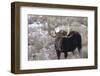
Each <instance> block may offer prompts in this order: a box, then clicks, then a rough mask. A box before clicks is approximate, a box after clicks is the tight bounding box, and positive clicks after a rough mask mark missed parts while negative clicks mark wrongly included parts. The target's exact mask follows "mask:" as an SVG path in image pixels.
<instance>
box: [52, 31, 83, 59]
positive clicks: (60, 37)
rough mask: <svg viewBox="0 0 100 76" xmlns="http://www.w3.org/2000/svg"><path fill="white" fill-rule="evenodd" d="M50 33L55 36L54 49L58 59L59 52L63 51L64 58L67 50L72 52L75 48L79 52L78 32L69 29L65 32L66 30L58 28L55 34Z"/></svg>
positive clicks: (79, 36) (80, 41) (79, 37)
mask: <svg viewBox="0 0 100 76" xmlns="http://www.w3.org/2000/svg"><path fill="white" fill-rule="evenodd" d="M50 35H51V36H52V37H54V38H55V50H56V53H57V58H58V59H60V55H61V53H64V57H65V58H67V56H68V52H72V53H73V54H74V51H75V49H76V48H77V49H78V51H79V53H80V50H81V48H82V39H81V35H80V33H79V32H77V31H70V32H69V34H67V32H66V31H64V30H60V31H59V32H57V33H56V32H55V36H53V35H52V34H51V33H50Z"/></svg>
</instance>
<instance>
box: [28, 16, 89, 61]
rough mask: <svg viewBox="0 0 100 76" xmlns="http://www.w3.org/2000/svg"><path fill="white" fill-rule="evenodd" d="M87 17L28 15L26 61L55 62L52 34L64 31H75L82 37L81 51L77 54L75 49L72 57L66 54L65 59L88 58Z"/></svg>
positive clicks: (70, 54)
mask: <svg viewBox="0 0 100 76" xmlns="http://www.w3.org/2000/svg"><path fill="white" fill-rule="evenodd" d="M87 20H88V19H87V17H72V16H68V17H67V16H66V17H65V16H43V15H41V16H39V15H32V14H29V15H28V60H29V61H32V60H55V59H57V55H56V50H55V47H54V42H55V38H53V37H52V36H51V35H50V34H49V32H48V31H51V32H52V34H53V33H54V30H55V31H56V32H59V31H60V30H65V31H66V32H70V31H72V30H74V31H77V32H79V33H80V34H81V37H82V49H81V53H80V54H79V52H78V50H77V49H75V51H74V55H73V53H72V52H68V57H67V59H78V58H87V57H88V48H87V47H88V41H87V39H88V30H87V29H88V25H87V24H88V23H87ZM61 59H64V54H63V53H62V54H61Z"/></svg>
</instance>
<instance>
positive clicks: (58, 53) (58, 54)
mask: <svg viewBox="0 0 100 76" xmlns="http://www.w3.org/2000/svg"><path fill="white" fill-rule="evenodd" d="M60 54H61V52H60V51H57V57H58V59H60Z"/></svg>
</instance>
